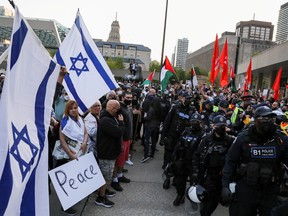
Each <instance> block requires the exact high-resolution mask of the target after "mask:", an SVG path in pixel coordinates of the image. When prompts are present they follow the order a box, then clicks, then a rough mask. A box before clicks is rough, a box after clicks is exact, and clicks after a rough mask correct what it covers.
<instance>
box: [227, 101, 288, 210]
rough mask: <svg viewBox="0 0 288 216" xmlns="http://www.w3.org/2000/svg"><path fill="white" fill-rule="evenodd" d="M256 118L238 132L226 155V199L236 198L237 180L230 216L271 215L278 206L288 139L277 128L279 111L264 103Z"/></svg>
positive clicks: (287, 151) (255, 115) (287, 154)
mask: <svg viewBox="0 0 288 216" xmlns="http://www.w3.org/2000/svg"><path fill="white" fill-rule="evenodd" d="M253 117H254V124H253V125H251V126H250V127H249V128H248V129H247V130H244V131H243V132H242V133H240V134H239V135H238V137H237V138H236V140H235V141H234V143H233V145H232V146H231V148H230V150H229V151H228V153H227V155H226V162H225V166H224V168H223V177H222V197H223V200H225V201H231V200H232V194H231V191H230V189H229V183H231V182H232V181H233V180H236V191H235V195H234V200H233V202H232V203H231V205H230V215H238V216H244V215H245V216H246V215H250V216H254V215H255V216H256V215H258V213H259V214H260V215H263V216H266V215H267V216H268V215H270V212H271V210H272V208H273V207H275V206H276V205H277V195H278V191H279V183H280V180H281V179H282V176H281V175H282V171H281V170H282V169H281V167H282V163H286V164H287V161H288V139H287V136H286V135H285V134H283V133H281V132H279V131H277V130H276V125H275V124H274V122H275V117H276V114H274V113H273V112H272V110H271V109H270V108H269V107H267V106H261V107H258V108H257V109H256V110H255V113H254V116H253ZM236 212H237V213H236Z"/></svg>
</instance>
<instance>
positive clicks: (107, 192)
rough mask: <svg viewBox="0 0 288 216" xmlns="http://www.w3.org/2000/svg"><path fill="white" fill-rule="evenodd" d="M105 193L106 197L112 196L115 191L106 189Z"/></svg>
mask: <svg viewBox="0 0 288 216" xmlns="http://www.w3.org/2000/svg"><path fill="white" fill-rule="evenodd" d="M105 195H106V197H114V196H115V195H116V192H115V191H111V190H108V189H106V191H105Z"/></svg>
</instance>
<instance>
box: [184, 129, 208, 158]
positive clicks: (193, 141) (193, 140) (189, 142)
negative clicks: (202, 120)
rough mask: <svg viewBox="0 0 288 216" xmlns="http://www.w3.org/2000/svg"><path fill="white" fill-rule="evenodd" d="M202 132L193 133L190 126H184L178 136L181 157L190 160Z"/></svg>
mask: <svg viewBox="0 0 288 216" xmlns="http://www.w3.org/2000/svg"><path fill="white" fill-rule="evenodd" d="M202 135H203V133H202V132H201V131H200V132H198V133H197V134H195V133H193V132H192V131H191V129H190V128H188V129H187V128H186V129H185V131H184V132H183V134H182V135H181V137H180V138H179V145H180V146H179V151H181V153H180V154H181V156H182V158H183V159H188V160H192V157H193V154H194V152H195V151H196V150H197V148H198V145H199V143H200V141H201V138H202Z"/></svg>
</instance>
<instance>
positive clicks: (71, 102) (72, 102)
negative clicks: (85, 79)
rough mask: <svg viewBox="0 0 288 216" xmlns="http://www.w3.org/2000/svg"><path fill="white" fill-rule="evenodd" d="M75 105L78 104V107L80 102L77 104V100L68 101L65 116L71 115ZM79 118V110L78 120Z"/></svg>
mask: <svg viewBox="0 0 288 216" xmlns="http://www.w3.org/2000/svg"><path fill="white" fill-rule="evenodd" d="M74 105H76V106H77V108H78V104H77V102H76V101H74V100H69V101H67V103H66V106H65V109H64V116H65V117H68V116H69V110H70V109H71V108H72V107H73V106H74ZM78 119H79V113H78V112H77V116H76V120H78Z"/></svg>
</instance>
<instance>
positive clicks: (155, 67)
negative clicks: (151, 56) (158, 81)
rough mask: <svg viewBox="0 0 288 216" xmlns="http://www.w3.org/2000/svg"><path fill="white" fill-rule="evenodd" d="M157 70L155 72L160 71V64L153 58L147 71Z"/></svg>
mask: <svg viewBox="0 0 288 216" xmlns="http://www.w3.org/2000/svg"><path fill="white" fill-rule="evenodd" d="M153 70H155V71H157V72H160V71H161V65H160V63H159V62H158V61H156V60H153V61H152V62H151V63H150V65H149V71H153Z"/></svg>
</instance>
